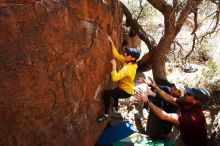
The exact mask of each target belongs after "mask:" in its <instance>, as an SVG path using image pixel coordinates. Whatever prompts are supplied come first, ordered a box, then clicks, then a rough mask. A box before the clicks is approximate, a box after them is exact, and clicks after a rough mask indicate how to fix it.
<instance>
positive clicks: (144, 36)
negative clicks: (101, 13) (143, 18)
mask: <svg viewBox="0 0 220 146" xmlns="http://www.w3.org/2000/svg"><path fill="white" fill-rule="evenodd" d="M120 5H121V8H122V10H123V14H124V15H125V16H126V19H127V21H128V22H129V26H130V27H131V28H132V29H133V30H134V31H135V32H136V33H137V35H138V36H139V38H140V39H141V40H143V41H144V42H145V43H146V45H147V46H148V49H149V50H152V49H153V48H155V47H156V46H157V44H156V41H155V40H154V38H153V37H152V36H151V35H149V34H147V33H146V32H145V31H144V29H143V28H142V26H141V25H139V23H138V22H137V20H135V19H133V18H132V14H131V12H130V11H129V10H128V8H127V7H126V6H125V5H124V4H123V3H122V2H120Z"/></svg>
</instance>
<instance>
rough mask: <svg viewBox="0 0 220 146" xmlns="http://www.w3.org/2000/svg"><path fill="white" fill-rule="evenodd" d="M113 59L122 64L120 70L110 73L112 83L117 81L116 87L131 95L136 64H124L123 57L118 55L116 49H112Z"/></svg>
mask: <svg viewBox="0 0 220 146" xmlns="http://www.w3.org/2000/svg"><path fill="white" fill-rule="evenodd" d="M112 53H113V55H114V57H115V58H116V59H117V60H119V61H120V62H122V63H124V65H123V67H122V69H121V70H119V71H118V72H117V71H115V70H114V71H112V72H111V76H112V81H118V87H119V88H121V89H122V90H124V91H126V92H127V93H129V94H133V91H134V90H133V87H134V78H135V75H136V70H137V68H138V66H137V64H136V63H131V62H129V63H126V62H125V60H124V56H122V55H120V54H119V53H118V51H117V49H116V48H114V49H112Z"/></svg>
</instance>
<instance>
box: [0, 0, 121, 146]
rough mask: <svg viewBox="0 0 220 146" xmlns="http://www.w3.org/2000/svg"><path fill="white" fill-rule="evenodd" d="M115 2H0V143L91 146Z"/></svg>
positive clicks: (115, 28)
mask: <svg viewBox="0 0 220 146" xmlns="http://www.w3.org/2000/svg"><path fill="white" fill-rule="evenodd" d="M119 7H120V6H119V3H118V1H115V0H108V1H105V0H82V1H81V0H11V1H10V0H9V1H8V0H0V145H1V146H15V145H19V146H39V145H42V146H67V145H72V146H93V145H94V144H95V142H96V140H97V139H98V137H99V135H100V133H101V132H102V130H103V128H104V127H105V124H106V123H105V124H100V123H97V122H96V117H97V116H98V115H99V114H100V113H101V112H102V103H101V101H102V100H101V93H102V90H103V89H106V88H111V86H112V85H111V79H110V74H109V73H110V70H111V64H110V59H111V58H112V53H111V47H110V45H109V42H108V41H107V34H110V35H111V36H112V38H113V40H114V42H115V44H116V46H117V47H119V44H120V43H121V42H120V40H119V39H117V38H120V37H121V31H120V30H121V12H120V8H119Z"/></svg>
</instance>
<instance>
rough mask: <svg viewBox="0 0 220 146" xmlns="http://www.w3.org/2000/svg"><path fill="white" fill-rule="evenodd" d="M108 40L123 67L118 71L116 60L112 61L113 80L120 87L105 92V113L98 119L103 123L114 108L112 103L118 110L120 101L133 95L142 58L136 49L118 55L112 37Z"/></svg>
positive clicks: (127, 49) (126, 50)
mask: <svg viewBox="0 0 220 146" xmlns="http://www.w3.org/2000/svg"><path fill="white" fill-rule="evenodd" d="M108 40H109V42H110V44H111V48H112V53H113V56H114V57H115V58H116V59H117V60H119V61H120V62H122V64H123V67H122V68H121V69H120V70H119V71H117V70H116V60H115V59H112V60H111V63H112V71H111V78H112V81H115V82H116V81H118V87H117V88H115V89H109V90H105V91H104V92H103V94H102V98H103V99H104V106H105V113H104V114H102V115H101V116H99V117H98V118H97V121H98V122H103V121H105V120H106V119H108V117H109V112H110V109H111V108H112V103H113V104H114V105H113V106H114V107H115V108H116V109H117V108H118V99H122V98H129V97H130V96H131V95H132V94H133V87H134V78H135V75H136V70H137V68H138V65H137V60H138V59H139V56H140V53H139V52H138V51H137V50H136V49H135V48H126V49H125V54H124V56H123V55H121V54H119V53H118V51H117V49H116V48H115V45H114V43H113V41H112V39H111V37H109V36H108Z"/></svg>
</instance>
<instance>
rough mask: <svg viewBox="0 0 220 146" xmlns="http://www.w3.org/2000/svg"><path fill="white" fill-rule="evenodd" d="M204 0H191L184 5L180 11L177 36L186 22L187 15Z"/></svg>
mask: <svg viewBox="0 0 220 146" xmlns="http://www.w3.org/2000/svg"><path fill="white" fill-rule="evenodd" d="M202 1H203V0H189V1H187V3H186V4H185V6H184V7H183V9H182V10H181V12H180V15H179V18H178V19H177V23H176V30H175V36H177V34H178V33H179V31H180V30H181V28H182V25H183V24H184V22H185V20H186V18H187V16H188V15H189V14H190V13H191V12H192V11H194V10H195V9H196V8H197V7H198V6H199V4H200V3H202Z"/></svg>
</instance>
